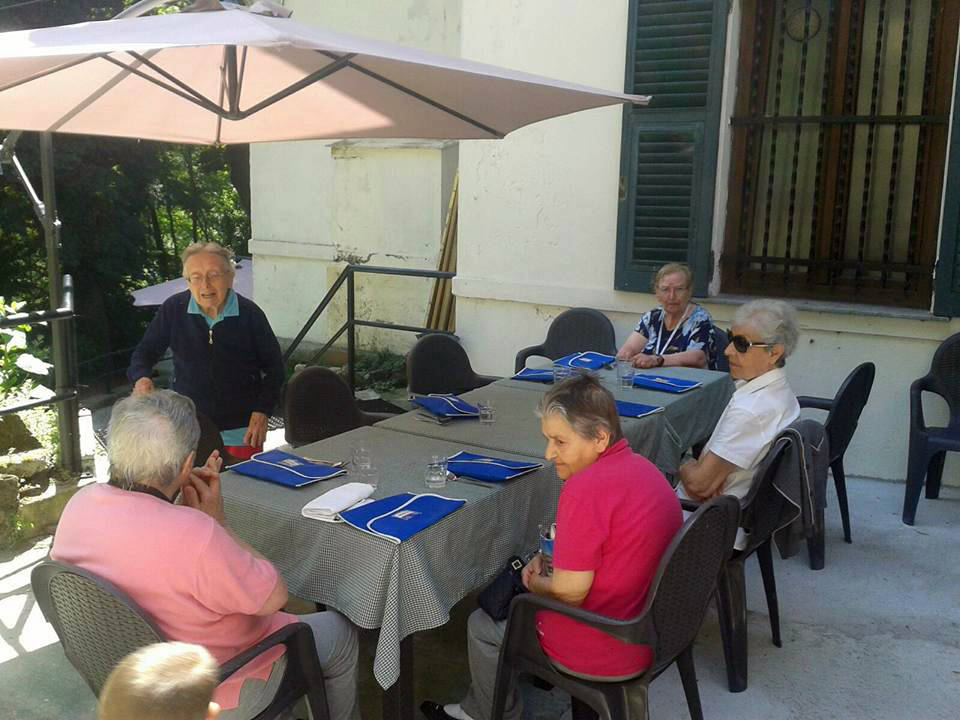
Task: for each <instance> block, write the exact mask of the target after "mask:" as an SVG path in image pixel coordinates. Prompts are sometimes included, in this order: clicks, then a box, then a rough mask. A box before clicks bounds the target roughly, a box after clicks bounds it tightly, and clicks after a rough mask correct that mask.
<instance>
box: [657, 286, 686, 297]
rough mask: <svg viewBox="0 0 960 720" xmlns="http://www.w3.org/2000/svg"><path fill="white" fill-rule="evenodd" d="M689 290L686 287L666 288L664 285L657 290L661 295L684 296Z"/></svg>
mask: <svg viewBox="0 0 960 720" xmlns="http://www.w3.org/2000/svg"><path fill="white" fill-rule="evenodd" d="M688 289H689V288H687V287H686V286H684V287H676V286H674V287H666V286H664V285H661V286H660V287H658V288H657V292H658V293H660V294H661V295H683V293H685V292H686V291H687V290H688Z"/></svg>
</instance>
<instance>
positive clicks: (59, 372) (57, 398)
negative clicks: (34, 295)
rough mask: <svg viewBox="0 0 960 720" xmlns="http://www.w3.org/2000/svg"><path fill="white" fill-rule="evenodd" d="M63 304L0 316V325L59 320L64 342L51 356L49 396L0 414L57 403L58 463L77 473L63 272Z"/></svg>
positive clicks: (69, 297)
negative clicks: (51, 383)
mask: <svg viewBox="0 0 960 720" xmlns="http://www.w3.org/2000/svg"><path fill="white" fill-rule="evenodd" d="M61 297H62V298H63V304H62V305H61V306H60V307H58V308H57V309H56V310H36V311H34V312H21V313H15V314H13V315H6V316H3V317H0V327H15V326H17V325H31V324H35V323H39V322H52V323H63V328H62V330H61V333H62V337H63V339H64V341H65V342H61V343H59V344H58V346H56V347H55V348H54V349H55V352H56V353H57V354H59V355H60V356H61V357H55V358H54V373H55V376H54V377H55V381H56V385H55V390H54V394H53V395H52V396H51V397H49V398H43V399H40V400H31V401H28V402H24V403H20V404H18V405H13V406H10V407H4V408H0V416H3V415H11V414H13V413H18V412H22V411H23V410H30V409H31V408H35V407H42V406H44V405H56V406H57V426H58V428H59V431H60V464H61V466H62V467H63V468H65V469H66V470H68V471H70V472H73V473H79V472H80V469H81V458H80V423H79V419H78V416H79V410H80V408H79V401H78V396H79V388H78V387H77V374H78V370H77V352H76V345H75V341H74V340H75V335H74V328H73V320H74V318H75V317H76V315H75V313H74V311H73V278H71V277H70V276H69V275H64V276H63V291H62V295H61Z"/></svg>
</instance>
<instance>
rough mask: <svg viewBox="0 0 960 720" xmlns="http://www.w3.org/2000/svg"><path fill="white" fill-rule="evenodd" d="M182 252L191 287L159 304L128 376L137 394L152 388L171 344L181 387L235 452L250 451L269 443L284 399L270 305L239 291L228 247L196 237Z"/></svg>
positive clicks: (177, 387)
mask: <svg viewBox="0 0 960 720" xmlns="http://www.w3.org/2000/svg"><path fill="white" fill-rule="evenodd" d="M182 259H183V276H184V277H185V278H186V280H187V283H188V284H189V288H190V289H189V290H187V291H184V292H181V293H177V294H176V295H173V296H171V297H169V298H167V300H166V301H165V302H164V303H163V305H161V306H160V310H159V312H157V315H156V317H154V319H153V322H151V323H150V327H148V328H147V332H146V334H145V335H144V336H143V339H142V340H141V341H140V344H139V345H137V348H136V350H134V352H133V356H132V357H131V358H130V367H129V368H128V370H127V377H128V378H129V380H130V382H132V383H133V384H134V385H133V392H134V394H139V393H147V392H150V391H152V390H153V381H152V380H151V379H150V375H151V373H152V371H153V366H154V365H155V364H156V363H157V361H158V360H160V358H161V357H163V354H164V353H165V352H166V351H167V348H170V350H171V351H172V352H173V371H174V384H173V388H174V390H176V391H177V392H179V393H181V394H182V395H186V396H187V397H189V398H190V399H191V400H193V402H194V403H195V404H196V406H197V410H198V411H199V412H202V413H204V414H205V415H207V416H208V417H209V418H210V419H212V420H213V422H214V423H216V425H217V428H219V429H220V432H221V434H222V435H223V442H224V445H225V446H226V447H227V449H228V450H230V452H231V453H232V454H233V455H238V456H241V457H246V456H249V455H250V454H251V453H252V452H253V451H255V450H258V449H260V448H262V446H263V441H264V438H265V437H266V434H267V418H268V417H269V415H270V413H271V412H272V411H273V408H274V407H275V406H276V404H277V401H278V400H279V398H280V388H281V386H282V385H283V380H284V372H283V360H282V359H281V354H280V344H279V343H278V342H277V338H276V336H275V335H274V334H273V330H272V329H271V328H270V323H269V322H267V317H266V315H264V314H263V311H262V310H261V309H260V308H259V307H257V306H256V305H255V304H254V302H253V301H252V300H248V299H247V298H245V297H242V296H241V295H238V294H237V293H236V292H235V291H234V290H233V276H234V269H233V256H232V253H231V252H230V251H229V250H227V249H226V248H224V247H221V246H220V245H218V244H217V243H193V244H192V245H190V246H189V247H187V249H186V250H184V251H183V256H182ZM203 459H204V458H200V460H201V461H202V460H203Z"/></svg>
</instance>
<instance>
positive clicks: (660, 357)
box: [657, 355, 663, 367]
mask: <svg viewBox="0 0 960 720" xmlns="http://www.w3.org/2000/svg"><path fill="white" fill-rule="evenodd" d="M657 367H663V355H657Z"/></svg>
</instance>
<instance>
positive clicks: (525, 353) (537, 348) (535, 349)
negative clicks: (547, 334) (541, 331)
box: [513, 343, 547, 373]
mask: <svg viewBox="0 0 960 720" xmlns="http://www.w3.org/2000/svg"><path fill="white" fill-rule="evenodd" d="M546 350H547V349H546V347H544V345H543V343H540V344H539V345H531V346H530V347H525V348H523V350H521V351H520V352H518V353H517V360H516V362H515V363H514V369H513V371H514V372H515V373H518V372H520V371H521V370H523V368H524V367H525V366H526V364H527V358H528V357H532V356H534V355H543V354H544V353H545V352H546Z"/></svg>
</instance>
